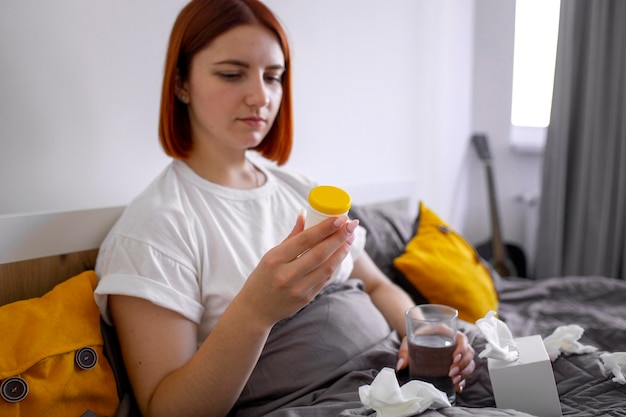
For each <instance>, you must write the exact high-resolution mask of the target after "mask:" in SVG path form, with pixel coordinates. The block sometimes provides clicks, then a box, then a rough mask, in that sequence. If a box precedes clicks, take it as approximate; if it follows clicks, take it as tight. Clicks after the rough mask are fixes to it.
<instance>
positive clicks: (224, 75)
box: [219, 72, 241, 81]
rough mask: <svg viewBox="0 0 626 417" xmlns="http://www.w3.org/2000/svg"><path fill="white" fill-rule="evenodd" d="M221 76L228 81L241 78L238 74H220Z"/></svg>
mask: <svg viewBox="0 0 626 417" xmlns="http://www.w3.org/2000/svg"><path fill="white" fill-rule="evenodd" d="M219 76H220V77H221V78H223V79H225V80H228V81H234V80H237V79H239V78H241V74H240V73H238V72H220V73H219Z"/></svg>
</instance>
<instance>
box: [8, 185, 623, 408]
mask: <svg viewBox="0 0 626 417" xmlns="http://www.w3.org/2000/svg"><path fill="white" fill-rule="evenodd" d="M395 187H396V188H394V187H390V186H388V185H385V184H381V185H379V186H378V190H379V192H374V193H373V192H372V189H371V187H365V188H364V189H363V190H351V191H352V193H353V196H354V195H355V194H356V195H363V196H364V197H363V198H357V199H356V204H355V206H354V207H353V209H352V212H351V215H352V217H356V218H359V219H360V220H361V225H363V226H364V227H365V229H366V230H367V233H368V241H367V246H366V250H367V252H368V253H369V254H370V256H371V257H372V259H373V260H374V261H375V262H376V263H377V264H378V265H379V267H380V268H381V269H382V270H383V271H384V272H386V273H387V275H388V276H390V278H392V279H393V280H394V281H395V282H396V283H398V285H400V286H402V287H403V288H405V289H406V290H407V292H409V293H410V295H411V296H412V297H413V298H414V300H415V301H416V303H422V302H425V301H428V300H427V299H426V298H425V297H424V296H423V295H422V294H421V293H420V292H419V291H417V290H416V289H415V288H414V286H412V285H411V283H410V282H409V281H408V280H407V279H406V277H405V276H403V274H402V273H401V272H400V271H399V270H398V269H397V268H396V267H395V266H394V262H393V261H394V259H395V258H397V257H398V256H399V255H400V254H401V253H402V252H403V251H404V250H405V247H406V246H407V244H408V242H409V241H410V240H411V238H412V237H413V236H414V234H415V230H416V225H417V224H418V223H417V222H416V218H415V216H414V215H413V214H411V213H414V212H415V211H414V209H415V207H416V206H417V204H418V201H417V200H416V199H415V197H413V196H411V197H406V195H408V194H409V190H413V189H414V188H413V186H412V184H408V183H403V184H400V185H397V184H396V186H395ZM390 190H391V191H390ZM394 190H395V191H394ZM372 195H377V197H376V198H373V197H372ZM365 196H367V197H365ZM122 210H123V207H108V208H99V209H90V210H76V211H69V212H61V213H37V214H26V215H11V216H0V306H3V305H8V304H10V303H13V302H15V301H18V300H25V299H30V298H32V297H39V296H41V295H43V294H45V293H47V292H48V291H50V290H51V289H52V288H53V287H54V286H55V285H56V284H58V283H60V282H63V281H65V280H67V279H68V278H70V277H72V276H75V275H76V274H79V273H81V272H82V271H85V270H90V269H92V268H93V267H94V264H95V259H96V256H97V248H98V246H99V244H100V242H101V241H102V239H103V238H104V235H105V234H106V231H107V230H108V229H109V228H110V227H111V225H112V224H113V223H114V222H115V220H116V219H117V217H118V216H119V215H120V214H121V212H122ZM493 279H494V286H495V288H496V290H497V294H498V298H499V302H498V313H499V316H500V317H501V318H502V320H503V321H504V322H505V323H506V324H507V325H508V326H509V328H510V329H511V332H512V333H513V335H514V336H516V337H519V336H526V335H540V336H542V337H546V336H548V335H549V334H551V333H552V332H553V331H554V330H555V329H556V328H557V327H559V326H562V325H569V324H578V325H580V326H581V327H582V328H584V334H583V336H582V338H581V340H580V342H581V343H583V344H585V345H591V346H595V347H597V348H598V350H597V351H595V352H591V353H586V354H578V355H565V354H563V355H560V356H559V357H558V358H557V359H556V360H555V361H553V362H552V367H553V370H554V376H555V381H556V384H557V389H558V393H559V398H560V403H561V410H562V413H563V415H567V416H581V417H582V416H626V385H621V384H619V383H617V382H614V381H613V374H612V373H611V372H610V371H609V370H607V369H606V368H605V367H604V365H603V362H602V360H601V357H600V356H601V355H602V353H604V352H621V351H626V302H625V301H626V281H622V280H617V279H611V278H606V277H596V276H592V277H576V276H571V277H555V278H551V279H546V280H541V281H534V280H528V279H523V278H506V279H504V278H501V277H498V276H497V275H496V276H494V277H493ZM352 289H353V288H347V289H346V288H344V289H342V291H343V290H347V291H350V290H352ZM340 301H341V300H340ZM0 314H2V311H1V310H0ZM461 328H462V330H463V331H464V332H465V333H466V334H467V335H468V338H469V340H470V342H471V343H472V345H473V346H474V348H475V350H476V352H477V353H478V352H481V351H482V350H483V349H484V347H485V343H486V342H485V339H484V337H483V335H482V333H481V332H480V331H479V329H478V328H477V327H476V326H475V325H474V324H472V323H470V322H466V321H463V322H462V324H461ZM282 331H284V332H288V331H290V328H289V326H288V325H286V326H284V327H283V330H282ZM279 332H280V329H279V331H278V334H280V333H279ZM314 336H315V335H313V336H312V337H314ZM305 341H306V340H305ZM396 343H397V340H394V339H393V337H392V336H390V338H387V339H384V340H381V341H380V342H379V343H376V344H374V345H372V347H371V348H370V349H368V350H367V351H366V352H363V353H362V354H361V355H358V357H350V358H347V359H346V360H345V364H344V365H341V366H338V367H335V368H334V369H332V370H330V371H329V370H328V369H326V370H323V373H321V372H322V371H320V370H319V369H317V370H316V369H315V367H313V369H309V371H307V375H308V378H309V381H308V382H306V383H304V384H300V385H299V386H298V388H297V389H290V385H289V384H290V382H289V381H290V380H292V379H294V378H298V379H301V378H299V377H298V376H297V374H295V373H296V372H300V371H299V369H293V368H291V367H290V366H286V365H282V366H281V368H282V369H283V370H282V374H280V376H279V377H277V378H276V379H277V381H279V382H280V383H276V384H272V385H271V386H268V387H266V391H265V392H264V393H262V394H258V393H257V394H256V395H261V397H262V400H259V401H257V402H249V403H247V404H246V405H245V406H242V407H240V408H239V409H238V410H237V411H236V412H235V411H233V416H234V415H237V416H253V415H257V416H258V415H269V416H273V417H313V416H373V415H374V414H375V412H374V411H373V410H371V409H368V408H367V407H365V406H364V405H363V404H362V403H361V402H360V400H359V396H358V388H359V387H360V386H362V385H365V384H370V383H371V382H372V380H373V379H374V377H375V376H376V375H377V374H378V372H379V371H380V370H381V369H382V368H383V367H385V366H393V365H395V360H396V358H395V350H394V349H395V348H396V346H397V345H396ZM290 349H291V351H290V353H289V355H291V358H287V361H289V360H291V359H294V358H296V359H294V363H296V362H297V357H299V355H300V352H298V351H297V350H295V351H293V347H290ZM112 355H115V352H113V353H112ZM476 362H477V369H476V371H475V372H474V373H473V374H472V376H471V378H470V380H469V381H468V385H467V388H466V389H465V390H464V392H463V393H461V394H459V395H458V397H457V404H456V406H455V407H452V408H442V409H438V410H428V411H426V412H425V413H423V415H424V416H427V417H436V416H487V417H489V416H526V415H528V414H526V413H523V412H521V411H518V410H512V409H498V408H496V404H495V400H494V396H493V390H492V386H491V381H490V377H489V372H488V369H487V361H486V359H479V358H478V357H477V358H476ZM269 363H271V361H270V362H269ZM112 364H113V365H114V368H115V369H116V371H117V372H121V371H120V369H119V368H120V367H119V358H117V359H116V358H112ZM294 366H299V365H294ZM122 369H123V367H122ZM357 369H358V370H357ZM118 378H119V379H118V382H120V383H122V382H124V379H123V376H122V377H118ZM304 379H306V378H304ZM398 380H399V381H400V383H404V382H406V381H407V380H408V375H407V374H406V372H400V373H399V374H398ZM125 388H127V387H125ZM123 394H124V393H123V390H120V397H121V396H122V395H123ZM529 400H531V399H529ZM0 401H1V400H0ZM125 401H126V399H125ZM122 404H123V405H124V404H125V402H124V401H123V402H122ZM133 413H134V411H133V410H132V408H129V407H128V405H127V404H126V405H124V410H122V407H120V410H118V415H120V416H121V415H132V414H133Z"/></svg>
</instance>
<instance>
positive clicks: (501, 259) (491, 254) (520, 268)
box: [472, 134, 526, 277]
mask: <svg viewBox="0 0 626 417" xmlns="http://www.w3.org/2000/svg"><path fill="white" fill-rule="evenodd" d="M472 143H473V144H474V148H475V149H476V153H477V154H478V157H479V158H480V159H481V160H482V162H483V164H484V166H485V174H486V176H487V186H488V191H489V209H490V212H491V233H492V237H491V239H490V240H489V241H487V242H485V243H483V244H481V245H478V246H477V247H476V251H477V252H478V254H479V255H480V256H481V257H482V258H483V259H485V260H487V261H488V262H489V263H491V265H492V266H493V268H494V269H495V270H496V272H498V274H500V276H503V277H513V276H515V277H526V255H525V254H524V251H523V250H522V249H521V248H520V247H518V246H516V245H513V244H508V243H504V240H503V239H502V234H501V232H500V216H499V213H498V204H497V199H496V187H495V181H494V177H493V171H492V167H491V161H492V156H491V151H490V149H489V142H488V140H487V136H486V135H483V134H475V135H473V136H472Z"/></svg>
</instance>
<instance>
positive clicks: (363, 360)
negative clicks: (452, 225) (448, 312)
mask: <svg viewBox="0 0 626 417" xmlns="http://www.w3.org/2000/svg"><path fill="white" fill-rule="evenodd" d="M500 294H501V308H500V310H501V311H500V313H501V316H502V317H503V318H504V320H505V321H506V322H507V324H508V325H509V328H510V329H511V330H512V332H513V334H514V336H524V335H530V334H539V335H541V336H542V337H545V336H547V335H549V334H551V333H552V331H554V329H555V328H556V327H558V326H560V325H565V324H574V323H576V324H579V325H581V326H582V327H583V328H584V329H585V334H584V340H581V342H583V343H585V344H592V345H595V346H597V347H599V348H600V349H601V350H600V351H598V352H594V353H589V354H584V355H571V356H565V355H561V356H560V357H559V358H558V359H557V360H556V361H554V362H553V364H552V365H553V369H554V374H555V379H556V382H557V388H558V391H559V397H560V400H561V407H562V411H563V415H569V416H580V417H582V416H626V386H623V385H620V384H617V383H615V382H612V381H611V378H612V375H611V374H610V373H609V372H607V371H605V370H604V367H603V365H602V363H601V361H600V359H599V355H600V354H601V353H602V351H604V350H607V351H625V350H626V305H625V303H624V301H625V300H626V282H624V281H618V280H613V279H608V278H600V277H597V278H596V277H594V278H593V279H591V278H580V277H568V278H554V279H552V280H546V281H529V280H506V281H504V282H502V283H501V288H500ZM461 328H462V331H464V332H465V333H466V334H467V335H468V337H469V339H470V342H471V343H472V345H473V346H474V348H475V349H476V351H477V352H480V351H482V350H483V349H484V346H485V340H484V338H483V337H482V334H481V333H480V332H479V331H478V329H477V328H476V327H475V326H474V325H472V324H469V323H462V325H461ZM320 342H322V343H320ZM398 345H399V341H398V338H397V335H396V334H395V333H394V332H391V331H390V330H389V327H388V326H387V324H386V323H385V321H384V319H383V318H382V316H381V315H380V313H379V312H378V311H377V310H376V309H375V308H374V306H373V305H372V304H371V301H370V300H369V297H367V295H366V294H365V293H364V292H363V291H362V290H361V288H360V282H359V281H357V280H351V281H349V282H348V283H347V284H343V285H333V286H330V287H328V288H327V289H326V290H325V291H324V292H323V293H321V294H320V295H319V296H318V297H317V298H316V299H315V300H314V301H313V302H311V303H310V304H309V305H308V306H307V307H305V308H304V309H302V310H301V311H300V312H299V313H298V314H296V315H294V316H293V317H291V318H290V319H288V320H284V321H282V322H280V323H279V324H277V325H276V326H275V328H274V329H273V331H272V333H271V335H270V338H269V340H268V343H267V346H266V348H265V350H264V352H263V355H262V357H261V359H260V361H259V363H258V365H257V367H256V369H255V370H254V372H253V375H252V377H251V378H250V381H249V382H248V385H247V386H246V388H245V390H244V392H243V394H242V396H241V398H240V400H239V402H238V403H237V405H236V407H235V408H234V409H233V411H232V413H231V416H237V417H246V416H272V417H322V416H323V417H327V416H373V415H374V414H375V413H374V411H373V410H370V409H368V408H366V407H364V406H363V404H362V403H361V402H360V401H359V396H358V388H359V386H361V385H364V384H370V383H371V382H372V381H373V379H374V378H375V376H376V375H377V373H378V372H379V371H380V370H381V369H382V368H383V367H392V368H393V367H394V366H395V363H396V361H397V357H396V355H397V348H398ZM476 362H477V369H476V371H475V372H474V373H473V374H472V376H471V378H470V379H469V381H468V386H467V388H466V390H465V391H464V392H463V393H462V394H460V395H458V397H457V405H456V406H455V407H452V408H444V409H439V410H429V411H427V412H425V413H423V414H422V415H423V416H425V417H437V416H486V417H490V416H527V415H528V414H525V413H522V412H519V411H516V410H501V409H497V408H495V401H494V398H493V392H492V388H491V382H490V379H489V373H488V370H487V364H486V360H483V359H478V358H476ZM407 377H408V375H407V373H406V372H400V373H399V374H398V379H399V381H400V383H401V384H402V383H405V382H406V381H407Z"/></svg>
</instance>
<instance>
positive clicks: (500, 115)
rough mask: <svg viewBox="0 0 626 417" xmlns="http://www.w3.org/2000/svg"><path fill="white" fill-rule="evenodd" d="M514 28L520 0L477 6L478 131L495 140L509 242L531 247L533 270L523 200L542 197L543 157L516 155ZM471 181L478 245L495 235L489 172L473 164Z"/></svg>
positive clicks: (483, 0)
mask: <svg viewBox="0 0 626 417" xmlns="http://www.w3.org/2000/svg"><path fill="white" fill-rule="evenodd" d="M514 26H515V0H477V1H476V2H475V22H474V28H475V29H474V54H475V60H474V74H473V81H472V83H473V91H472V131H474V132H483V133H486V134H487V135H488V137H489V139H490V143H491V150H492V154H493V158H494V159H493V163H492V165H493V173H494V174H495V175H494V176H495V183H496V194H497V197H498V200H499V201H498V205H499V208H500V210H499V211H500V218H501V219H500V220H501V224H502V234H503V237H504V239H505V241H508V242H510V243H514V244H518V245H520V246H525V247H524V249H525V250H526V256H527V258H528V259H527V260H528V262H529V265H528V267H529V268H532V265H531V264H532V261H533V259H532V255H533V253H532V252H533V251H532V249H533V248H534V237H535V233H536V230H534V229H533V227H536V225H533V224H532V221H529V220H531V219H527V218H526V216H527V215H528V214H530V215H531V217H532V215H533V213H532V212H531V213H529V212H528V211H527V209H528V207H527V206H525V205H524V204H522V203H520V202H519V201H517V198H518V197H519V196H521V195H524V194H533V195H536V194H538V193H539V190H540V189H541V164H542V156H541V154H540V153H520V152H516V151H514V150H513V149H512V147H511V143H510V127H511V122H510V121H511V98H512V86H513V41H514ZM470 178H471V179H470V185H469V187H470V188H469V189H470V191H469V192H468V196H469V198H468V200H467V204H468V211H467V213H468V217H467V222H466V224H465V228H464V233H465V235H466V237H467V238H468V239H469V240H470V241H472V242H475V243H476V242H481V241H484V240H486V239H488V238H489V236H490V234H491V228H490V224H489V219H490V217H489V216H490V214H489V208H488V205H487V201H488V196H487V185H486V178H485V171H484V167H483V165H482V164H481V163H480V162H479V160H478V158H472V159H471V169H470ZM527 226H529V227H527ZM529 242H530V243H529Z"/></svg>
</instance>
